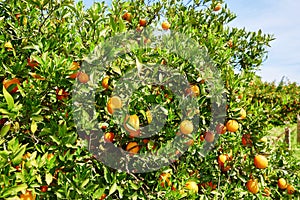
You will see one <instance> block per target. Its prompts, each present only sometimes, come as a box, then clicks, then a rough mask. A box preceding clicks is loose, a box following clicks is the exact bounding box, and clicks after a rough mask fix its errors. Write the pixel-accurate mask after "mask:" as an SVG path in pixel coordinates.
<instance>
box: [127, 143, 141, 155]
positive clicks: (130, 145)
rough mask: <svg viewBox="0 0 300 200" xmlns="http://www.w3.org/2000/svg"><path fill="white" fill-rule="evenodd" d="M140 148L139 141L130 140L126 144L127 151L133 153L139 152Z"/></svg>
mask: <svg viewBox="0 0 300 200" xmlns="http://www.w3.org/2000/svg"><path fill="white" fill-rule="evenodd" d="M139 150H140V146H139V145H138V143H137V142H129V143H128V144H127V146H126V151H128V152H129V153H132V154H136V153H138V152H139Z"/></svg>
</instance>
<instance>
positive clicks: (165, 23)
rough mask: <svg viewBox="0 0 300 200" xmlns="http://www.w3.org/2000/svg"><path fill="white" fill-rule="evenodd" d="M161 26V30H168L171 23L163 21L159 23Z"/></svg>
mask: <svg viewBox="0 0 300 200" xmlns="http://www.w3.org/2000/svg"><path fill="white" fill-rule="evenodd" d="M161 27H162V29H163V30H165V31H166V30H169V28H170V27H171V24H170V23H169V22H167V21H164V22H163V23H162V24H161Z"/></svg>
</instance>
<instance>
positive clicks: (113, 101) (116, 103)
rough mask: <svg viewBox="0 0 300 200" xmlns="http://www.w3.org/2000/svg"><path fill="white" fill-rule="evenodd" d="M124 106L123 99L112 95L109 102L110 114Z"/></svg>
mask: <svg viewBox="0 0 300 200" xmlns="http://www.w3.org/2000/svg"><path fill="white" fill-rule="evenodd" d="M120 108H122V100H121V98H120V97H118V96H113V97H111V98H110V99H109V100H108V102H107V110H108V112H109V113H110V114H113V113H114V112H115V110H116V109H120Z"/></svg>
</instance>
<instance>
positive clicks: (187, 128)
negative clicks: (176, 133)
mask: <svg viewBox="0 0 300 200" xmlns="http://www.w3.org/2000/svg"><path fill="white" fill-rule="evenodd" d="M193 130H194V125H193V122H192V121H190V120H184V121H182V122H181V123H180V132H181V133H183V134H190V133H192V132H193Z"/></svg>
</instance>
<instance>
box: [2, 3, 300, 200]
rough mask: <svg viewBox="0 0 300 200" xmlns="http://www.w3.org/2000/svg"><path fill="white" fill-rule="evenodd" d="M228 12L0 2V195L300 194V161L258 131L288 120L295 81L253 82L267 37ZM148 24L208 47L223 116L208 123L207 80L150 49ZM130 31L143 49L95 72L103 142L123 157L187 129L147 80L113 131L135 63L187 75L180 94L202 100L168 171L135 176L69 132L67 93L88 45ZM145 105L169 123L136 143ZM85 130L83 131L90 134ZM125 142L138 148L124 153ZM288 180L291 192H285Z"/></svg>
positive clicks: (193, 6) (80, 74)
mask: <svg viewBox="0 0 300 200" xmlns="http://www.w3.org/2000/svg"><path fill="white" fill-rule="evenodd" d="M234 18H235V15H234V14H233V13H232V12H231V11H230V10H229V9H228V8H227V6H226V4H225V3H224V2H222V1H220V2H216V1H210V0H200V1H199V0H198V1H194V2H193V3H190V4H188V5H186V4H184V3H182V2H180V1H176V0H162V1H159V2H157V1H154V2H150V1H149V2H146V1H145V2H144V1H128V2H123V1H119V0H116V1H113V2H112V5H111V6H110V7H107V6H106V5H105V4H104V3H95V4H94V5H93V6H92V7H91V8H89V9H85V8H84V5H83V2H79V3H74V2H73V1H68V0H62V1H58V0H54V1H53V0H44V1H39V0H26V1H18V0H14V1H10V0H6V1H1V2H0V51H1V54H0V63H1V68H0V81H1V84H0V85H1V88H2V89H1V94H0V97H1V98H0V114H1V115H0V128H1V129H0V130H1V132H0V144H1V146H0V172H1V176H0V198H1V199H26V198H27V199H104V198H105V197H106V198H107V199H212V198H215V199H221V198H223V199H256V198H259V199H264V198H272V199H283V198H288V197H293V196H299V189H300V185H299V183H300V172H299V167H298V166H299V163H297V161H295V160H294V159H292V157H291V156H290V152H288V151H287V150H286V149H285V145H281V146H280V148H279V149H274V148H273V144H272V143H271V142H270V141H268V139H266V137H264V136H265V135H266V131H267V130H268V129H269V128H270V126H271V125H276V124H280V123H281V122H282V121H286V120H288V121H289V120H294V114H295V113H297V112H299V99H297V96H298V95H294V92H295V94H297V92H299V86H296V85H293V84H291V85H287V86H278V87H276V86H274V84H268V83H267V84H264V83H260V81H259V80H258V81H253V80H254V79H255V77H256V76H255V70H257V69H258V68H259V66H260V65H261V64H262V61H263V60H264V59H265V57H266V53H267V51H266V48H267V46H269V43H270V42H271V41H272V40H273V37H272V36H271V35H265V34H263V33H262V32H261V31H258V32H248V31H246V30H245V29H238V28H230V27H228V25H227V24H228V23H229V22H230V21H232V20H234ZM141 19H145V20H146V24H145V23H144V22H141ZM167 22H168V23H167ZM162 23H163V26H162ZM161 26H162V28H161ZM147 27H159V29H163V30H165V31H166V32H172V31H177V32H181V33H183V34H184V35H186V36H187V37H189V38H193V39H194V41H196V42H197V43H198V44H199V45H200V46H202V47H203V48H204V49H205V50H206V51H207V52H208V54H209V56H210V58H211V60H212V61H213V64H214V65H215V66H216V68H217V69H219V73H220V76H221V77H222V79H223V80H224V93H225V94H226V99H227V107H226V113H227V116H226V120H225V121H224V122H222V124H221V125H220V124H219V125H218V127H217V130H210V129H209V126H208V121H209V119H210V114H211V111H210V106H209V103H210V95H209V88H208V85H209V80H206V79H205V77H202V76H201V73H199V72H197V67H198V66H191V65H190V63H188V62H187V61H186V60H184V59H182V58H180V57H179V56H177V55H174V54H172V53H171V52H169V51H167V50H164V49H152V48H149V47H151V43H152V42H155V41H154V40H155V37H154V36H153V35H151V34H148V33H147ZM129 30H132V31H134V32H137V33H138V34H139V36H140V40H138V42H142V43H143V45H145V46H146V47H147V48H143V49H142V50H136V51H134V52H130V53H127V54H124V55H123V56H120V57H119V58H117V59H116V60H114V62H113V63H111V65H110V66H108V67H107V69H106V70H105V72H103V74H101V77H100V78H101V80H99V81H98V89H97V99H96V103H95V105H96V107H97V120H98V123H97V124H98V126H99V127H100V128H101V129H102V130H103V131H105V133H109V134H108V135H107V137H105V140H106V142H107V143H111V144H113V145H115V146H118V147H120V148H123V149H126V150H127V151H131V152H132V153H134V152H145V151H154V152H155V151H158V152H159V150H160V149H161V148H163V147H164V145H165V144H166V142H167V141H168V140H170V139H171V138H173V137H174V136H175V135H189V134H190V132H189V130H186V129H184V128H180V125H181V124H180V122H181V120H182V116H181V115H180V114H178V108H177V107H176V105H178V102H177V100H176V98H175V96H174V94H173V93H172V91H170V90H169V89H168V88H165V87H161V86H159V85H148V86H144V87H142V88H140V89H139V90H137V91H135V92H134V93H133V95H132V97H131V101H130V106H129V107H130V109H129V113H130V115H131V116H132V117H128V116H125V118H122V120H129V122H131V124H130V125H131V127H125V128H124V129H123V128H121V127H119V125H118V123H117V121H116V119H115V118H114V117H113V115H111V113H112V112H114V109H115V108H116V107H117V106H116V105H114V106H111V105H110V104H111V102H110V101H111V100H110V97H111V95H112V92H113V90H114V87H115V85H116V83H117V81H118V80H119V79H120V78H121V77H122V76H123V75H124V74H125V72H127V71H129V70H130V69H133V68H136V67H137V65H140V64H141V63H152V64H153V63H154V64H161V65H165V66H168V67H170V68H172V69H174V70H175V69H177V70H179V71H180V72H181V73H182V74H183V75H185V76H186V77H187V80H188V81H189V82H190V84H191V85H192V86H193V87H191V88H186V90H187V91H189V92H191V91H192V92H193V93H194V94H195V95H192V96H194V97H193V98H194V99H196V101H197V102H198V104H199V109H198V110H194V111H195V112H194V115H199V116H200V119H201V121H200V122H199V125H198V126H199V127H198V128H197V129H196V130H195V131H194V133H193V135H192V136H188V138H189V139H190V140H189V141H188V145H190V147H189V149H188V151H187V152H185V153H184V154H183V155H182V156H181V157H180V158H179V159H178V160H176V161H175V162H173V163H172V164H170V165H169V166H167V167H164V168H162V169H160V170H157V171H154V172H149V173H140V174H134V173H125V172H120V171H118V170H115V169H112V168H109V167H107V166H105V165H104V164H102V163H101V162H99V161H98V160H97V159H95V156H94V155H93V154H92V153H90V152H89V151H87V146H86V142H85V141H84V138H80V137H79V136H78V131H79V132H80V131H84V130H78V131H77V130H76V127H75V123H74V120H73V114H74V110H73V104H72V103H73V102H72V94H71V93H72V89H73V85H74V83H77V84H83V85H84V86H86V87H87V88H88V87H89V86H90V85H91V83H92V82H93V80H92V76H91V74H89V72H88V71H84V70H82V69H81V68H82V67H81V66H82V65H83V64H84V63H85V58H86V57H87V56H88V55H89V54H90V53H91V52H92V51H93V50H94V49H95V47H96V46H97V45H99V44H100V45H101V44H102V43H103V42H104V41H106V40H107V39H108V38H110V37H112V36H115V35H118V34H119V33H125V32H128V31H129ZM125 42H126V41H125ZM237 71H238V72H237ZM282 88H283V89H282ZM184 92H186V91H184ZM187 93H188V92H187ZM187 95H188V94H187ZM293 101H294V102H293ZM107 104H108V105H110V106H107ZM152 105H163V106H164V108H165V111H166V113H167V121H166V126H165V127H163V129H162V131H161V132H159V133H158V134H157V135H155V136H153V137H151V138H147V139H140V138H139V137H137V134H139V124H140V125H141V126H144V125H148V124H151V118H153V119H154V118H155V116H152V117H151V113H150V114H149V112H150V111H149V110H150V109H149V108H150V107H151V106H152ZM290 111H292V112H290ZM82 116H83V118H84V117H86V116H85V115H82ZM137 121H139V122H137ZM187 124H188V122H187ZM194 126H195V127H196V124H195V125H194ZM224 127H226V129H227V132H226V133H224V132H223V130H224V129H225V128H224ZM132 129H134V131H132ZM128 132H129V133H128ZM86 134H87V137H88V135H90V134H92V133H91V132H88V133H86ZM190 135H191V134H190ZM216 138H218V140H217V141H215V139H216ZM86 139H89V138H86ZM130 142H131V143H130ZM132 142H136V143H132ZM214 142H216V144H215V146H214V148H213V149H212V150H211V151H210V152H209V154H208V155H207V156H205V157H201V156H200V155H199V151H200V149H201V148H202V146H203V145H205V144H210V143H214ZM129 143H130V144H131V145H132V144H134V145H133V146H134V147H135V148H133V149H132V148H131V149H129V148H128V144H129ZM175 154H180V152H177V151H176V152H175ZM257 155H259V156H257ZM280 178H284V179H285V180H286V181H287V183H288V184H289V186H286V187H287V189H280V188H278V187H279V186H278V185H280V187H281V186H282V183H281V182H282V180H281V181H280V184H278V180H279V179H280ZM293 187H294V189H295V192H294V194H292V195H293V196H290V194H288V193H292V191H293ZM282 188H285V184H283V186H282ZM268 196H269V197H268Z"/></svg>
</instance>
